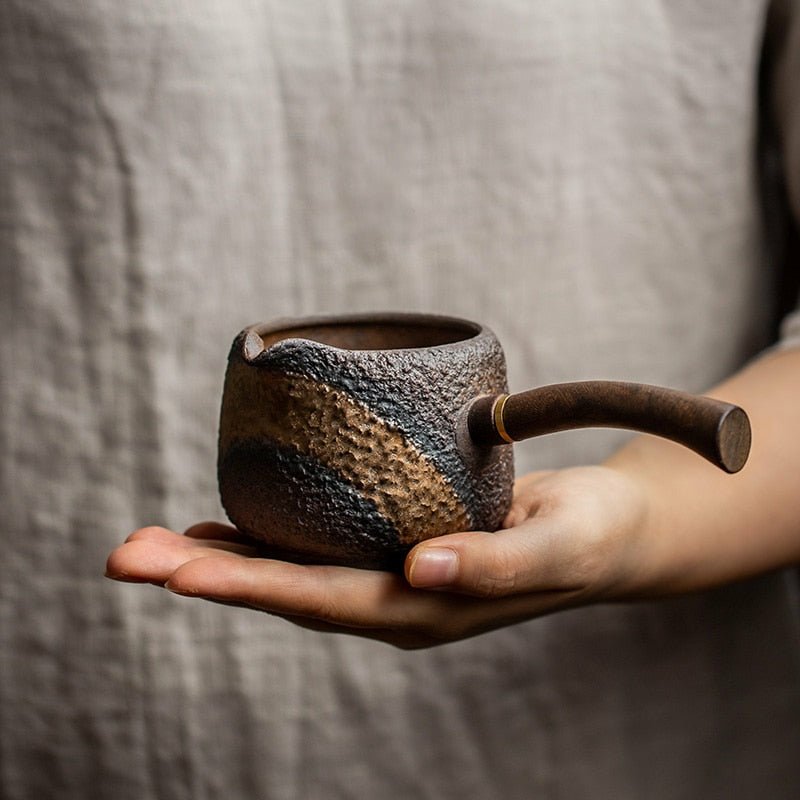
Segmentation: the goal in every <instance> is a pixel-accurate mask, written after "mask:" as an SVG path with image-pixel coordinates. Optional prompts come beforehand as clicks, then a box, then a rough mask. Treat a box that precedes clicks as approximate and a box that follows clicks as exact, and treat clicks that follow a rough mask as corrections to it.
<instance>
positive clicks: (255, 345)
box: [242, 329, 266, 363]
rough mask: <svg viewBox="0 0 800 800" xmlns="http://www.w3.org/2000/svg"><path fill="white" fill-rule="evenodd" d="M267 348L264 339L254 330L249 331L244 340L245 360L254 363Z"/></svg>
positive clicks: (243, 354)
mask: <svg viewBox="0 0 800 800" xmlns="http://www.w3.org/2000/svg"><path fill="white" fill-rule="evenodd" d="M265 349H266V348H265V346H264V340H263V339H262V338H261V337H260V336H259V335H258V334H257V333H256V332H255V331H254V330H252V329H250V330H249V331H247V333H246V335H245V336H244V339H243V340H242V356H243V358H244V360H245V361H247V362H248V363H252V362H253V361H255V360H256V359H257V358H258V357H259V356H260V355H261V354H262V353H263V352H264V350H265Z"/></svg>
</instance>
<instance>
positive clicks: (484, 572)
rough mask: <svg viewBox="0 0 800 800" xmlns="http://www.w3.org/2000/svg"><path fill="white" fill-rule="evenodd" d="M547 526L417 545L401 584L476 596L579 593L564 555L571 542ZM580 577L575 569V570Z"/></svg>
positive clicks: (450, 537) (455, 536)
mask: <svg viewBox="0 0 800 800" xmlns="http://www.w3.org/2000/svg"><path fill="white" fill-rule="evenodd" d="M555 527H556V526H552V525H541V524H540V525H536V526H530V527H528V526H525V527H520V528H513V529H510V530H501V531H498V532H497V533H484V532H471V533H453V534H450V535H448V536H440V537H437V538H435V539H430V540H428V541H425V542H421V543H420V544H418V545H417V546H416V547H414V548H413V549H412V550H411V552H410V553H409V554H408V556H407V557H406V562H405V574H406V580H408V582H409V583H410V584H411V586H413V587H415V588H418V589H448V590H450V591H454V592H460V593H463V594H471V595H476V596H479V597H487V598H488V597H507V596H509V595H514V594H520V593H523V592H531V591H545V590H552V589H556V590H565V589H576V588H580V587H581V586H582V585H583V584H582V582H581V581H579V580H573V579H570V580H566V578H567V576H570V575H572V578H577V575H575V572H574V567H575V566H577V565H575V564H574V560H573V559H572V558H571V557H570V554H569V551H570V550H573V549H574V547H575V545H574V540H573V538H572V537H570V536H565V535H559V534H561V533H562V532H561V531H557V530H556V529H555ZM577 571H578V572H580V570H577Z"/></svg>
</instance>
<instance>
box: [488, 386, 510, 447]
mask: <svg viewBox="0 0 800 800" xmlns="http://www.w3.org/2000/svg"><path fill="white" fill-rule="evenodd" d="M506 400H508V395H507V394H501V395H500V397H498V398H497V400H495V401H494V408H493V409H492V417H493V419H494V429H495V430H496V431H497V434H498V436H499V437H500V438H501V439H502V440H503V441H504V442H508V443H509V444H514V440H513V439H512V438H511V437H510V436H509V435H508V431H507V430H506V426H505V422H504V421H503V409H504V408H505V407H506Z"/></svg>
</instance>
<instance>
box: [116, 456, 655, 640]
mask: <svg viewBox="0 0 800 800" xmlns="http://www.w3.org/2000/svg"><path fill="white" fill-rule="evenodd" d="M647 512H648V505H647V500H646V494H645V492H644V491H643V489H642V487H641V486H640V485H639V484H638V483H637V481H635V480H633V479H632V478H631V477H630V476H629V475H627V474H625V473H624V472H622V471H618V470H616V469H613V468H610V467H600V466H598V467H580V468H573V469H567V470H562V471H557V472H549V473H533V474H531V475H528V476H526V477H524V478H522V479H521V480H519V481H518V482H517V484H516V486H515V495H514V501H513V504H512V507H511V510H510V511H509V513H508V516H507V517H506V519H505V521H504V525H503V529H502V530H500V531H498V532H496V533H483V532H470V533H454V534H450V535H448V536H442V537H438V538H435V539H429V540H427V541H425V542H422V543H420V544H418V545H417V546H416V547H415V548H414V549H413V550H412V551H411V552H410V553H409V554H408V557H407V559H406V562H405V577H404V576H401V575H396V574H392V573H388V572H378V571H369V570H361V569H352V568H346V567H334V566H313V565H299V564H294V563H287V562H285V561H279V560H275V559H271V558H264V557H263V552H264V551H263V550H262V549H261V548H259V547H258V546H254V543H253V541H252V540H248V539H244V538H243V537H242V536H241V534H239V533H238V532H237V531H236V530H235V529H233V528H231V527H229V526H227V525H221V524H219V523H212V522H206V523H200V524H199V525H195V526H193V527H192V528H190V529H189V530H187V531H186V533H185V534H183V535H181V534H178V533H174V532H172V531H168V530H166V529H164V528H155V527H150V528H143V529H141V530H138V531H136V532H135V533H133V534H132V535H131V536H130V537H129V538H128V539H127V541H126V543H125V544H123V545H122V546H121V547H119V548H117V549H116V550H115V551H114V552H113V553H112V554H111V556H110V557H109V560H108V567H107V575H108V576H109V577H111V578H114V579H117V580H123V581H137V582H149V583H154V584H157V585H162V586H165V587H166V588H167V589H169V590H170V591H173V592H176V593H178V594H181V595H187V596H191V597H198V598H205V599H208V600H213V601H218V602H223V603H227V604H234V605H241V606H245V607H250V608H255V609H259V610H262V611H266V612H268V613H271V614H273V615H277V616H280V617H283V618H286V619H289V620H291V621H292V622H294V623H296V624H299V625H301V626H303V627H309V628H312V629H314V630H323V631H339V632H348V633H352V634H357V635H361V636H366V637H369V638H374V639H378V640H382V641H385V642H389V643H392V644H394V645H397V646H399V647H404V648H409V649H410V648H417V647H425V646H430V645H433V644H439V643H443V642H447V641H454V640H457V639H463V638H466V637H469V636H473V635H475V634H478V633H482V632H485V631H488V630H492V629H495V628H499V627H502V626H505V625H510V624H512V623H515V622H520V621H522V620H526V619H530V618H533V617H536V616H539V615H542V614H546V613H549V612H553V611H556V610H559V609H563V608H568V607H573V606H576V605H580V604H583V603H587V602H592V601H597V600H604V599H621V598H624V597H631V596H636V595H638V594H642V593H646V588H647V574H646V572H647V570H646V564H647V557H646V549H647V547H646V537H645V536H643V531H644V530H645V528H646V521H647V520H646V518H647Z"/></svg>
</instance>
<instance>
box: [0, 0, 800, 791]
mask: <svg viewBox="0 0 800 800" xmlns="http://www.w3.org/2000/svg"><path fill="white" fill-rule="evenodd" d="M767 6H768V3H767V2H765V0H751V1H749V2H746V1H745V0H741V1H733V2H732V1H731V0H707V1H706V2H695V0H681V1H680V2H673V1H670V0H640V1H639V2H635V3H631V2H623V0H608V1H607V2H597V1H596V0H576V1H575V2H568V3H565V2H558V1H557V0H543V1H542V2H521V1H517V2H515V1H514V0H505V1H504V2H488V0H486V1H485V2H479V1H478V0H470V1H468V2H455V0H446V1H445V2H424V1H423V0H391V2H380V3H378V2H366V1H365V2H346V1H345V2H341V1H340V2H323V1H322V0H319V2H305V1H304V2H295V0H192V1H191V2H189V0H139V1H138V2H130V3H124V2H113V0H81V2H61V0H37V1H36V2H32V1H31V0H0V307H1V308H2V335H0V367H1V368H2V373H1V374H0V408H1V409H2V412H1V416H0V459H2V461H1V462H0V463H1V464H2V471H0V480H2V490H1V491H2V504H3V505H2V508H3V522H2V534H3V558H2V577H1V578H0V596H1V597H2V605H0V625H1V626H2V627H0V647H1V649H0V737H1V738H0V796H2V797H3V798H5V799H7V800H20V799H21V798H56V797H57V798H85V797H89V796H91V797H103V798H106V797H107V798H114V799H115V800H146V799H147V798H160V799H161V800H177V799H178V798H187V799H189V798H191V800H204V799H205V798H220V797H227V798H234V799H235V798H275V799H277V800H281V799H283V798H289V799H294V798H297V799H298V800H300V799H302V800H314V799H315V798H320V800H321V799H322V798H325V800H330V798H437V800H438V799H440V798H504V799H505V800H509V799H511V798H528V797H535V798H568V799H569V800H574V799H575V798H589V797H591V798H593V800H599V799H600V798H609V799H610V798H614V800H620V798H648V799H649V800H653V799H654V798H655V799H658V798H686V800H697V798H701V797H702V798H753V797H765V798H772V799H773V800H775V799H776V798H795V797H800V767H799V766H798V764H799V763H800V759H798V751H799V750H800V747H799V744H800V630H799V627H798V603H797V595H796V590H797V582H796V575H795V573H794V572H787V573H781V574H775V575H770V576H767V577H763V578H760V579H758V580H753V581H750V582H747V583H743V584H740V585H736V586H732V587H729V588H725V589H721V590H719V591H715V592H711V593H708V594H703V595H698V596H693V597H687V598H681V599H676V600H673V601H669V602H661V603H654V604H642V605H636V606H623V605H619V606H600V607H595V608H588V609H582V610H577V611H572V612H568V613H561V614H557V615H555V616H552V617H548V618H544V619H540V620H536V621H532V622H529V623H526V624H522V625H517V626H514V627H512V628H508V629H505V630H501V631H497V632H495V633H491V634H488V635H484V636H481V637H477V638H475V639H472V640H469V641H465V642H461V643H456V644H452V645H448V646H444V647H441V648H439V649H435V650H431V651H424V652H412V653H407V652H401V651H397V650H394V649H391V648H389V647H388V646H385V645H382V644H377V643H373V642H369V641H365V640H359V639H354V638H351V637H340V636H325V635H320V634H315V633H311V632H307V631H302V630H298V629H295V628H294V627H292V626H291V625H289V624H287V623H285V622H283V621H280V620H276V619H273V618H270V617H268V616H266V615H264V614H258V613H255V612H253V613H251V612H247V611H243V610H238V609H231V608H226V607H220V606H215V605H211V604H205V603H201V602H193V601H187V600H186V599H183V598H179V597H175V596H172V595H170V594H168V593H167V592H164V591H161V590H157V589H155V588H151V587H141V586H125V585H120V584H114V583H111V582H108V581H105V580H104V579H103V578H102V571H103V564H104V560H105V557H106V555H107V553H108V552H109V551H110V550H111V549H112V548H113V547H114V546H115V545H116V544H117V543H119V542H120V541H121V540H122V538H123V537H124V536H125V535H126V534H127V533H128V532H129V531H130V530H132V529H134V528H135V527H139V526H140V525H143V524H145V523H159V524H165V525H169V526H172V527H174V528H177V529H182V528H183V527H185V526H187V525H189V524H190V523H192V522H193V521H196V520H199V519H204V518H222V513H221V510H220V508H219V505H218V500H217V492H216V486H215V444H216V443H215V438H216V427H217V414H218V406H219V398H220V393H221V385H222V377H223V371H224V366H225V358H226V352H227V348H228V346H229V343H230V341H231V340H232V338H233V336H234V335H235V334H236V332H237V331H238V330H239V329H240V328H241V327H243V326H244V325H245V324H248V323H251V322H254V321H257V320H262V319H270V318H272V317H276V316H284V315H296V314H306V313H313V312H321V311H344V310H372V309H386V308H392V309H402V310H425V311H437V312H444V313H448V314H456V315H461V316H466V317H468V318H475V319H479V320H481V321H483V322H485V323H487V324H488V325H490V326H491V327H493V328H494V329H495V330H496V331H497V333H498V335H499V336H500V338H501V340H502V341H503V342H504V344H505V347H506V349H507V355H508V361H509V372H510V377H511V383H512V386H513V387H514V388H517V389H522V388H525V387H527V386H530V385H535V384H540V383H547V382H552V381H558V380H565V379H566V380H571V379H581V378H594V377H604V378H622V379H632V380H642V381H649V382H657V383H663V384H667V385H671V386H675V387H680V388H686V389H690V390H703V389H704V388H706V387H707V386H709V385H711V384H712V383H713V382H715V381H716V380H718V379H719V378H720V377H722V376H724V375H725V374H727V373H729V372H730V371H732V370H734V369H735V368H736V367H737V366H739V365H740V364H741V363H742V362H743V361H744V360H746V359H747V358H748V357H750V356H752V355H754V354H755V353H757V352H758V351H760V350H761V349H763V348H764V347H766V346H768V345H769V344H770V342H771V337H772V335H773V331H774V330H775V329H776V328H775V324H776V313H777V310H778V307H779V305H778V300H779V299H781V298H779V297H776V295H777V294H778V293H779V288H778V287H779V279H778V274H777V272H778V270H777V262H778V260H779V258H778V256H776V255H775V253H779V251H780V248H775V247H771V246H768V245H769V244H770V243H769V242H767V240H766V234H768V233H769V234H770V235H772V234H771V228H772V227H775V228H776V230H778V233H779V232H780V229H781V226H774V225H771V224H770V225H768V226H766V228H765V227H764V226H762V224H761V221H760V211H759V209H760V199H759V191H758V185H759V184H758V180H757V170H756V158H755V154H756V138H757V136H756V133H757V117H758V114H757V108H758V101H757V88H758V87H757V77H758V65H759V59H760V53H761V50H762V42H763V34H764V25H765V19H766V16H767V10H768V9H767ZM796 6H797V4H796V3H786V4H784V5H782V6H781V7H780V8H778V9H777V13H778V16H777V17H776V19H777V21H778V24H777V26H776V29H775V31H776V35H775V37H774V40H773V41H772V45H771V46H772V47H773V48H775V49H774V50H773V51H771V60H770V62H769V63H770V64H771V69H770V70H768V71H767V72H766V73H765V76H766V81H765V84H766V85H765V87H764V88H765V89H766V90H768V91H769V92H770V95H771V96H774V98H775V99H774V102H773V103H772V105H769V104H767V105H769V109H771V111H772V112H774V115H773V114H772V113H771V114H770V119H772V118H773V116H774V119H776V120H777V124H776V126H775V127H774V129H773V135H772V136H771V137H767V139H768V141H772V142H774V143H776V144H777V145H779V146H780V147H781V148H782V154H783V158H784V162H783V166H784V167H786V169H787V172H786V174H788V176H789V178H790V181H789V186H788V195H789V197H790V198H793V200H794V208H795V211H797V209H798V208H799V207H800V130H798V108H800V105H799V104H798V99H799V98H798V92H800V80H798V77H800V76H799V74H798V73H799V71H800V70H799V69H798V58H800V55H799V54H800V39H798V36H799V33H798V26H799V25H800V20H798V19H797V17H798V13H800V12H798V9H797V8H796ZM781 15H783V16H781ZM770 163H771V164H772V168H771V170H770V172H769V174H770V175H771V176H772V178H773V179H774V178H776V177H779V170H778V169H776V168H775V165H776V163H777V162H776V161H775V159H774V157H773V159H772V161H771V162H770ZM778 166H779V167H781V164H778ZM775 196H777V195H775ZM773 210H774V214H773V215H772V216H771V217H770V219H771V221H775V220H776V219H778V216H779V209H778V206H775V207H774V209H773ZM782 230H783V231H784V233H785V227H784V228H783V229H782ZM799 327H800V326H798V325H797V323H796V320H795V321H794V322H792V321H789V322H787V323H786V328H785V330H786V335H787V337H791V336H793V337H794V339H795V340H797V339H799V338H800V330H798V328H799ZM787 341H789V340H787ZM790 343H791V341H790ZM624 436H625V434H622V433H619V432H614V433H609V432H591V433H586V432H583V433H570V434H560V435H558V436H553V437H548V438H545V439H543V440H541V441H536V442H529V443H525V444H523V445H520V446H518V449H517V459H518V461H517V465H518V471H520V472H521V471H523V470H527V469H530V468H534V467H553V466H561V465H567V464H573V463H578V462H593V461H596V460H598V459H600V458H602V457H603V456H604V455H605V454H607V453H608V452H609V451H610V450H611V449H612V448H613V447H614V446H616V445H617V444H618V443H619V442H620V441H622V440H623V439H624ZM753 535H754V536H758V535H759V532H758V531H753Z"/></svg>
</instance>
